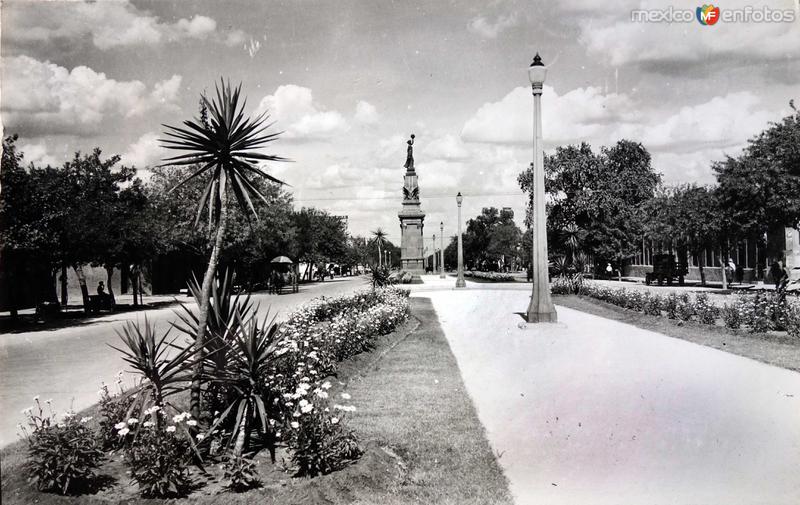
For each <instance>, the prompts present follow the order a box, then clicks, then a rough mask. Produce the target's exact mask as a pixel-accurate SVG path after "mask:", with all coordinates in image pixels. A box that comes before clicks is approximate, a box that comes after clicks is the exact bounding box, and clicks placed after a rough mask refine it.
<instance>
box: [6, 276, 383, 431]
mask: <svg viewBox="0 0 800 505" xmlns="http://www.w3.org/2000/svg"><path fill="white" fill-rule="evenodd" d="M368 286H369V284H368V279H367V278H366V277H338V278H336V279H334V280H327V281H325V282H322V283H315V284H302V285H301V286H300V292H299V293H290V294H284V295H280V296H278V295H268V294H266V293H258V294H256V295H254V296H253V301H254V302H255V303H258V304H260V309H261V312H262V313H263V312H265V311H266V310H267V309H269V310H270V313H271V314H273V315H277V316H278V318H279V319H280V317H281V316H283V315H286V314H287V313H288V312H290V311H291V310H293V309H294V308H295V307H297V306H298V305H299V304H301V303H303V302H305V301H307V300H310V299H311V298H315V297H317V296H322V295H325V296H334V295H337V294H341V293H345V292H350V291H353V290H355V289H359V288H367V287H368ZM179 299H180V300H181V301H184V302H191V298H188V297H185V296H182V297H180V298H179ZM176 309H179V307H177V306H174V307H169V308H165V309H157V310H149V311H146V312H126V313H118V314H110V315H108V316H104V317H102V318H99V319H95V320H93V321H92V322H91V323H89V324H87V325H81V326H72V327H67V328H62V329H58V330H52V331H35V332H27V333H14V334H7V335H0V412H2V413H3V415H2V416H0V447H2V446H4V445H6V444H8V443H11V442H13V441H15V440H17V435H16V433H17V428H16V425H17V423H19V422H23V421H24V416H23V415H22V414H21V410H22V409H24V408H26V407H29V406H31V405H32V403H33V400H32V399H33V397H34V396H35V395H40V397H41V400H42V401H44V400H46V399H48V398H52V399H53V408H54V409H56V410H57V411H59V412H64V411H65V410H68V408H69V407H70V403H73V406H74V408H75V410H81V409H84V408H86V407H88V406H90V405H92V404H93V403H95V402H96V401H97V399H98V397H97V391H98V389H100V382H101V381H104V382H105V383H106V384H109V385H112V386H113V385H114V380H115V375H116V373H117V372H118V371H119V370H123V369H126V366H125V363H124V362H123V361H122V359H120V353H119V352H118V351H116V350H114V349H112V348H110V347H109V346H108V345H107V344H113V345H117V346H118V345H119V343H120V342H119V337H118V336H117V334H116V330H117V329H119V328H122V327H123V325H124V323H125V322H126V321H135V320H139V321H143V320H144V318H145V317H147V320H148V322H150V323H151V324H152V323H155V324H156V325H157V328H158V329H161V330H165V329H166V328H168V327H169V325H170V323H171V322H172V321H176V320H177V318H176V316H175V310H176ZM175 335H176V336H177V333H176V334H175ZM131 381H132V379H131V378H126V382H131Z"/></svg>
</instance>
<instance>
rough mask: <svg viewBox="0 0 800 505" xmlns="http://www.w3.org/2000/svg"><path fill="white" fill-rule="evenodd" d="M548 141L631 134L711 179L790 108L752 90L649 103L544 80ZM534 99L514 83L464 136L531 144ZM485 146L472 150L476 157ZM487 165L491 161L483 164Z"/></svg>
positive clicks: (678, 166)
mask: <svg viewBox="0 0 800 505" xmlns="http://www.w3.org/2000/svg"><path fill="white" fill-rule="evenodd" d="M542 104H543V105H542V106H543V111H542V116H543V119H542V122H543V136H544V140H545V145H546V147H555V146H557V145H564V144H575V143H579V142H581V141H586V142H588V143H589V144H591V145H592V146H594V147H595V148H597V147H599V146H602V145H611V144H613V143H615V142H617V141H618V140H620V139H623V138H626V139H630V140H635V141H638V142H642V144H644V146H645V147H646V148H647V149H648V150H649V151H650V152H651V153H652V154H653V160H654V162H653V165H654V166H655V167H656V169H657V170H660V171H662V172H664V173H665V176H666V178H667V180H670V181H672V182H675V181H677V180H681V178H683V180H687V179H688V180H701V181H704V182H710V180H711V179H710V174H711V171H710V166H711V162H712V161H714V160H720V159H723V158H724V155H725V154H737V153H739V152H741V149H742V148H743V147H744V146H745V145H746V144H747V140H748V139H749V138H751V137H752V136H754V135H755V134H757V133H758V132H759V131H761V130H763V129H764V128H765V127H766V126H767V124H768V122H769V121H774V120H778V119H779V118H780V117H782V115H784V114H785V113H786V111H780V110H772V109H771V108H770V107H768V106H766V105H765V104H764V103H763V102H762V101H761V99H760V98H759V96H758V95H756V94H754V93H751V92H738V93H728V94H726V95H722V96H715V97H711V98H709V99H708V100H706V101H704V102H701V103H698V104H694V105H686V106H683V107H680V108H677V109H675V108H671V107H665V106H662V105H660V104H659V105H656V106H650V107H645V106H643V105H642V104H639V103H635V102H634V100H633V99H632V98H631V97H628V96H627V95H624V94H608V95H604V94H602V93H601V92H600V89H599V88H591V87H590V88H577V89H574V90H571V91H569V92H567V93H564V94H563V95H558V94H557V93H555V92H554V91H553V90H552V88H549V87H547V86H546V87H545V90H544V95H543V97H542ZM531 108H532V98H531V95H530V90H529V89H527V88H516V89H514V90H513V91H511V92H510V93H509V94H508V95H506V96H505V97H503V98H502V99H501V100H500V101H498V102H493V103H487V104H485V105H483V106H482V107H480V108H479V109H478V111H477V112H476V113H475V115H474V116H473V117H472V118H470V119H469V120H467V122H466V123H465V124H464V128H463V130H462V138H463V139H464V140H465V141H467V142H468V143H467V144H466V147H467V148H468V149H469V148H471V147H472V144H470V142H482V143H488V144H494V145H501V146H502V145H507V146H509V147H511V148H513V146H517V145H519V146H526V147H527V145H530V143H531V136H532V132H533V129H532V118H531V113H530V111H531ZM482 152H483V151H472V152H470V156H471V157H475V156H479V155H480V154H481V153H482ZM483 164H486V163H483Z"/></svg>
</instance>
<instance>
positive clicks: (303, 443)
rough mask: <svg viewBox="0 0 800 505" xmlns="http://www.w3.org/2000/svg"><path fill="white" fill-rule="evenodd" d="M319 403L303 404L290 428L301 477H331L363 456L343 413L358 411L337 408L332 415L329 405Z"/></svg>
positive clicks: (292, 446) (291, 443)
mask: <svg viewBox="0 0 800 505" xmlns="http://www.w3.org/2000/svg"><path fill="white" fill-rule="evenodd" d="M343 396H347V395H343ZM315 403H317V404H316V405H314V404H312V403H311V402H308V401H307V400H300V402H299V403H298V404H297V409H298V410H297V411H296V412H295V413H294V414H293V418H294V420H293V421H291V423H290V425H289V427H290V428H291V435H290V438H289V446H290V447H291V449H292V462H293V463H294V465H295V467H296V469H297V475H298V476H307V477H315V476H317V475H325V474H328V473H331V472H333V471H335V470H338V469H340V468H342V467H344V466H345V465H347V464H348V463H350V462H352V461H355V460H356V459H358V458H359V457H360V456H361V454H362V451H361V448H360V447H359V446H358V441H357V440H356V438H355V435H353V433H352V432H350V431H347V430H346V429H345V428H344V427H343V424H342V416H343V412H351V411H354V410H355V407H352V406H341V405H334V407H333V413H332V414H331V413H329V409H328V408H327V407H325V404H326V402H324V401H320V399H319V398H316V399H315Z"/></svg>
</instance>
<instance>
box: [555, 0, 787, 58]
mask: <svg viewBox="0 0 800 505" xmlns="http://www.w3.org/2000/svg"><path fill="white" fill-rule="evenodd" d="M570 3H571V4H574V5H572V7H573V8H575V10H579V11H583V12H584V13H586V15H585V16H582V17H581V18H580V19H581V21H579V23H578V26H579V28H580V36H579V40H580V42H581V43H582V44H583V45H584V46H585V47H586V49H587V51H588V53H589V55H590V56H592V57H597V58H599V59H601V60H602V61H604V62H606V63H609V64H611V65H614V66H622V65H626V64H641V63H660V62H670V63H676V62H713V61H715V60H717V59H719V58H730V57H745V58H750V59H752V58H759V59H766V60H784V59H786V58H796V57H798V56H800V30H799V29H798V23H800V15H799V14H800V13H796V14H795V18H796V19H795V21H794V22H777V23H776V22H771V23H769V22H761V23H756V22H747V23H735V22H726V21H725V20H724V18H723V19H722V20H720V21H719V22H717V23H716V24H715V25H713V26H702V25H700V23H698V22H697V21H696V20H695V19H694V17H692V19H691V20H690V21H689V22H686V23H683V22H681V23H666V22H661V23H645V22H638V21H637V22H634V21H632V20H631V10H632V9H653V10H664V9H667V8H669V6H668V5H665V4H664V3H663V2H656V1H654V0H644V1H641V2H639V1H633V0H630V1H622V2H617V3H616V4H613V5H614V9H610V8H609V5H607V4H606V2H602V4H606V5H602V6H600V4H598V6H597V7H595V8H594V9H592V7H591V6H589V5H588V2H586V1H584V0H571V2H570ZM695 7H696V6H689V5H684V6H679V5H675V6H674V8H675V9H679V8H680V9H688V10H689V11H692V13H693V12H694V8H695ZM764 7H768V8H770V9H772V10H788V11H796V10H797V9H796V8H795V6H793V5H791V4H790V3H789V2H783V3H780V2H779V3H776V2H767V1H757V0H729V1H728V2H725V4H724V5H723V6H722V7H721V9H722V10H727V11H733V10H735V9H744V8H750V9H753V10H762V9H763V8H764ZM592 12H594V13H595V14H592Z"/></svg>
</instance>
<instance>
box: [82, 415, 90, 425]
mask: <svg viewBox="0 0 800 505" xmlns="http://www.w3.org/2000/svg"><path fill="white" fill-rule="evenodd" d="M91 420H92V416H88V417H82V418H81V424H84V423H88V422H89V421H91Z"/></svg>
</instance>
